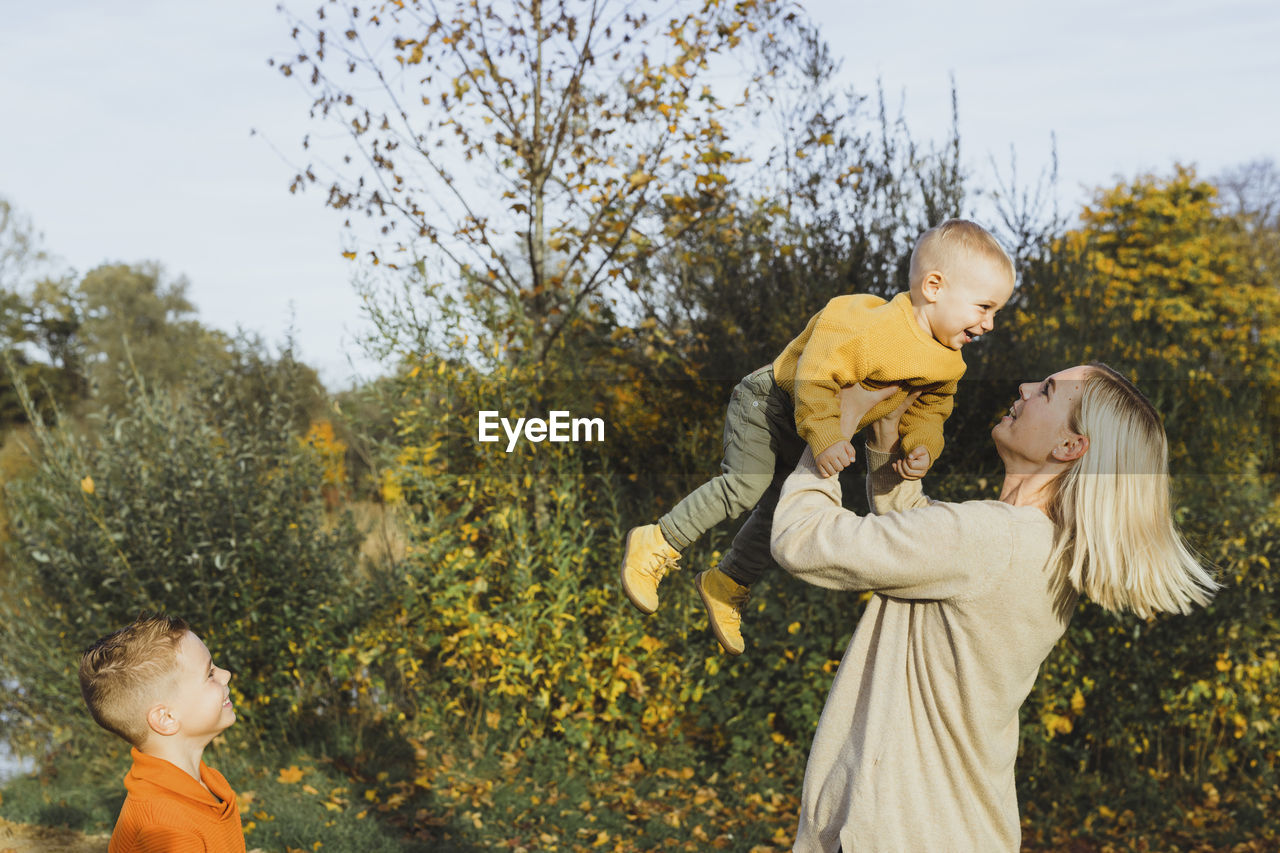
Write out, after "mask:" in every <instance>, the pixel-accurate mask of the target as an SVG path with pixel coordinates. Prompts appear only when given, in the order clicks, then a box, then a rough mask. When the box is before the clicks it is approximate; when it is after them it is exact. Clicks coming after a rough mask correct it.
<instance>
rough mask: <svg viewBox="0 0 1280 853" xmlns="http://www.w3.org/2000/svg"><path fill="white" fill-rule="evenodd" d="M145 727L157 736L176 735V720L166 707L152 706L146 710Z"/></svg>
mask: <svg viewBox="0 0 1280 853" xmlns="http://www.w3.org/2000/svg"><path fill="white" fill-rule="evenodd" d="M147 726H148V727H149V728H150V729H151V731H153V732H155V733H156V734H159V735H165V736H168V735H174V734H177V733H178V728H179V726H178V719H177V717H175V716H173V714H172V713H170V711H169V706H168V705H152V706H151V707H150V708H148V709H147Z"/></svg>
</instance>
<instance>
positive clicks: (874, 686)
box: [772, 451, 1074, 853]
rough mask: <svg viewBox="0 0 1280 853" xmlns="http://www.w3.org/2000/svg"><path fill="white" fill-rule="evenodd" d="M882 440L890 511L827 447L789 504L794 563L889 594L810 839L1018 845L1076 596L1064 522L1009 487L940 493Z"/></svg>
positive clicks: (870, 617) (829, 741)
mask: <svg viewBox="0 0 1280 853" xmlns="http://www.w3.org/2000/svg"><path fill="white" fill-rule="evenodd" d="M866 455H867V457H868V463H869V466H870V473H869V474H868V477H867V489H868V493H869V496H870V497H871V501H872V503H871V506H872V507H873V508H874V510H875V512H876V513H877V515H871V516H866V517H860V516H858V515H856V514H854V513H852V512H849V511H848V510H845V509H843V508H841V506H840V484H839V479H838V478H836V477H831V478H828V479H824V478H822V477H820V476H819V475H818V472H817V469H816V468H815V467H814V464H813V455H812V453H811V452H806V453H805V455H804V457H803V458H802V459H801V460H800V464H799V465H798V466H797V468H796V471H795V473H793V474H792V475H791V476H790V478H789V479H788V480H787V482H786V485H785V487H784V488H783V490H782V497H781V499H780V500H779V502H778V509H777V511H776V513H775V515H774V522H773V543H772V544H773V556H774V557H775V559H777V561H778V562H779V563H780V564H781V565H782V566H783V567H784V568H785V569H787V570H788V571H789V572H791V573H792V574H793V575H795V576H796V577H798V578H800V579H802V580H804V581H806V582H808V583H811V584H815V585H817V586H822V587H827V588H830V589H847V590H875V593H876V594H875V595H874V596H873V597H872V598H871V601H870V602H869V603H868V604H867V607H866V611H865V612H864V613H863V615H862V618H861V620H860V621H859V622H858V626H857V630H856V631H855V633H854V635H853V639H852V640H850V642H849V648H848V649H847V650H846V651H845V655H844V660H842V661H841V662H840V668H839V669H838V670H837V671H836V675H835V680H834V681H833V683H832V685H831V692H830V694H829V695H828V696H827V704H826V707H825V708H824V709H823V711H822V717H821V719H820V720H819V721H818V730H817V733H816V734H815V736H814V740H813V747H812V749H811V751H810V753H809V763H808V766H807V767H806V768H805V777H804V791H803V794H802V798H801V806H800V825H799V827H798V829H797V831H796V840H795V850H797V851H804V853H808V851H835V850H838V849H840V848H841V847H843V850H844V853H995V851H1017V850H1018V849H1019V846H1020V835H1021V833H1020V826H1019V820H1018V800H1017V794H1016V793H1015V791H1014V781H1013V765H1014V758H1015V757H1016V755H1017V752H1018V708H1019V707H1020V706H1021V705H1022V702H1023V700H1025V699H1026V697H1027V694H1028V693H1029V692H1030V691H1031V685H1032V684H1033V683H1034V681H1035V679H1036V673H1037V672H1038V670H1039V668H1040V664H1041V663H1042V662H1043V661H1044V659H1045V657H1046V656H1047V655H1048V654H1049V651H1050V650H1051V649H1052V648H1053V646H1054V644H1055V643H1056V642H1057V641H1058V639H1059V638H1060V637H1061V636H1062V633H1063V631H1064V630H1065V629H1066V619H1067V618H1069V614H1070V610H1071V608H1070V604H1072V603H1073V601H1074V599H1072V598H1070V597H1069V598H1068V599H1067V600H1066V601H1065V603H1064V602H1063V601H1061V600H1059V599H1058V598H1057V590H1056V589H1055V587H1054V584H1053V582H1052V579H1051V577H1050V573H1049V571H1048V569H1047V567H1046V561H1047V559H1048V557H1049V551H1050V547H1051V544H1052V539H1053V525H1052V522H1050V520H1049V519H1048V518H1047V517H1046V516H1045V515H1044V514H1043V513H1042V512H1041V511H1039V510H1037V509H1034V508H1030V507H1014V506H1010V505H1009V504H1005V503H1001V502H999V501H969V502H966V503H942V502H934V501H930V500H929V499H928V498H926V497H924V495H923V493H922V491H921V488H920V481H919V480H915V481H903V480H901V479H900V478H898V476H897V475H896V474H895V473H894V472H893V469H892V468H891V467H889V465H888V464H887V463H888V461H889V457H888V456H887V455H886V454H882V453H876V452H874V451H867V453H866ZM853 607H854V602H853V601H852V599H851V600H850V610H852V609H853ZM1064 614H1066V615H1064Z"/></svg>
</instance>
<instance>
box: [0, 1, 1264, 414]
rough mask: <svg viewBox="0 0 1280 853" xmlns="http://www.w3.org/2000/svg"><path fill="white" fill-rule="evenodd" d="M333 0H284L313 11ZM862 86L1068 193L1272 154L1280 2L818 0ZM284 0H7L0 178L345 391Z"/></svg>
mask: <svg viewBox="0 0 1280 853" xmlns="http://www.w3.org/2000/svg"><path fill="white" fill-rule="evenodd" d="M319 3H320V0H309V2H305V3H304V2H295V0H291V5H292V6H293V7H294V8H296V9H298V10H299V11H300V12H302V13H305V14H308V15H309V14H310V11H311V9H312V8H313V7H314V6H317V5H319ZM805 6H806V8H807V9H808V11H809V14H810V15H811V17H812V18H813V19H814V20H815V21H816V22H817V23H818V25H819V27H820V29H821V32H822V34H823V35H824V37H825V38H826V39H827V40H828V42H829V43H830V44H831V45H832V48H833V52H834V54H835V56H836V57H838V58H839V59H840V61H841V63H842V65H841V74H842V77H843V79H844V80H845V81H846V82H847V83H848V84H849V85H850V86H852V87H853V88H854V89H855V90H857V91H859V92H871V91H874V89H875V87H876V86H877V85H879V86H881V87H883V89H884V91H885V92H886V94H887V95H888V97H889V101H890V104H891V107H893V108H894V109H895V110H896V109H897V107H898V106H899V105H901V108H902V112H903V114H904V117H905V118H906V121H907V123H908V126H909V127H910V128H911V131H912V134H913V136H914V137H916V138H917V139H923V140H929V139H935V140H939V141H940V140H942V139H943V138H944V136H945V134H946V132H947V129H948V128H949V126H950V122H951V87H952V81H953V80H954V84H955V87H956V90H957V95H958V101H959V112H960V139H961V145H962V158H963V161H964V165H965V166H966V167H967V169H968V170H969V172H970V174H971V175H972V182H971V183H972V185H974V186H991V185H992V183H993V181H994V177H993V171H992V161H993V160H994V162H995V163H996V164H997V165H998V166H999V168H1000V169H1001V170H1002V171H1003V172H1004V173H1005V174H1006V175H1007V170H1008V164H1009V162H1010V153H1009V152H1010V149H1011V146H1012V148H1013V149H1014V150H1015V151H1016V156H1017V164H1018V166H1017V168H1018V176H1019V181H1020V182H1021V183H1027V182H1028V181H1030V180H1032V179H1034V177H1035V176H1036V175H1037V174H1038V173H1039V172H1040V170H1041V169H1042V168H1044V167H1045V166H1046V165H1047V163H1048V162H1049V157H1050V151H1051V138H1056V150H1057V156H1058V162H1059V189H1058V193H1059V200H1060V202H1061V203H1062V205H1063V206H1064V209H1074V208H1075V207H1077V206H1078V205H1079V204H1080V203H1082V202H1083V201H1085V200H1086V199H1087V198H1089V196H1090V194H1091V191H1092V189H1093V188H1096V187H1099V186H1103V185H1107V184H1114V183H1116V182H1117V181H1120V180H1125V179H1131V178H1133V177H1135V176H1137V175H1141V174H1146V173H1155V174H1168V173H1169V172H1171V171H1172V168H1173V164H1174V163H1184V164H1194V165H1195V166H1196V167H1197V168H1198V170H1199V173H1200V174H1201V175H1203V176H1212V175H1214V174H1217V173H1218V172H1220V171H1221V170H1223V169H1226V168H1229V167H1232V166H1236V165H1239V164H1242V163H1244V162H1247V161H1249V160H1254V159H1258V158H1264V157H1271V158H1278V157H1280V109H1277V107H1276V105H1277V104H1280V50H1277V49H1276V45H1277V44H1280V4H1276V3H1275V2H1274V0H1241V2H1232V0H1224V2H1190V0H1131V2H1128V3H1114V2H1113V0H1107V2H1101V0H1076V2H1071V3H1057V4H1047V3H1029V2H1025V0H1018V2H1015V1H1014V0H970V2H968V3H964V4H959V3H954V2H941V0H937V1H936V2H935V1H934V0H931V2H921V0H907V2H901V3H892V4H891V3H885V2H871V0H844V2H841V0H814V2H810V3H807V4H805ZM289 30H290V25H289V23H288V21H287V20H286V18H285V17H284V16H283V15H282V14H281V13H280V12H278V11H277V10H276V4H275V3H274V2H272V0H218V2H194V0H123V2H117V3H111V4H105V3H99V2H90V0H60V2H58V3H31V2H21V0H0V120H2V122H3V123H2V124H0V196H3V197H4V198H6V199H7V200H8V201H9V202H10V203H11V204H12V205H13V206H14V207H15V208H16V209H17V210H18V211H19V212H20V213H22V214H23V215H24V216H26V217H27V218H29V219H30V220H31V222H32V224H33V225H34V227H35V228H36V229H37V230H38V231H39V232H41V233H42V234H43V238H44V239H43V242H44V246H45V248H46V249H47V250H49V251H50V252H52V253H53V254H54V255H56V256H57V257H58V258H59V259H60V260H61V262H62V263H63V264H65V265H66V266H69V267H70V268H72V269H74V270H76V271H78V272H86V271H88V270H90V269H92V268H93V267H95V266H97V265H99V264H102V263H115V262H124V263H136V262H141V261H158V262H160V263H161V264H162V265H163V266H164V268H165V270H166V272H167V273H168V274H169V275H170V276H172V277H174V278H177V277H179V276H181V277H185V278H186V279H187V281H188V282H189V290H188V295H189V297H190V298H191V299H192V301H193V302H194V303H195V305H196V307H197V309H198V312H199V317H200V319H201V320H202V322H204V323H206V324H208V325H211V326H215V327H218V328H222V329H225V330H228V331H235V330H236V329H237V328H242V329H245V330H248V331H252V332H256V333H258V334H260V335H262V336H263V337H264V338H265V339H266V340H268V341H270V342H276V343H278V342H281V341H283V340H284V338H285V337H286V336H287V335H289V334H290V333H292V335H293V337H294V339H295V341H296V344H297V347H298V350H299V352H300V355H301V357H302V358H303V360H305V361H306V362H308V363H309V364H312V365H313V366H315V367H317V368H318V369H319V370H320V373H321V377H322V378H323V379H324V381H325V383H326V384H327V385H328V386H329V387H330V389H332V390H339V389H342V388H346V387H350V386H351V385H352V384H354V383H356V382H358V381H360V380H362V379H368V378H371V377H372V376H374V375H376V374H377V373H378V372H379V370H380V365H379V364H378V363H377V362H375V361H374V360H372V359H371V358H369V357H367V356H365V355H364V354H363V353H362V352H361V350H360V348H359V346H358V344H357V340H356V339H357V337H358V336H359V334H360V333H361V332H362V331H365V330H367V328H368V325H367V322H366V320H365V318H364V315H363V312H362V308H361V305H360V301H359V299H358V298H357V295H356V292H355V290H354V288H353V287H352V285H351V275H352V272H353V270H352V266H351V264H350V262H348V261H346V260H345V259H343V257H342V254H341V253H342V250H343V249H344V248H346V247H347V243H346V242H345V239H346V238H344V233H343V229H342V227H341V225H342V217H341V216H339V215H338V214H337V213H335V212H334V211H331V210H328V209H326V208H325V207H324V204H323V196H322V194H321V193H319V192H316V191H312V192H308V193H302V194H298V195H291V194H290V193H289V191H288V186H289V183H290V179H291V178H292V176H293V174H294V173H295V171H296V167H297V166H298V165H300V164H303V163H304V162H305V158H304V156H303V152H302V151H301V149H300V142H301V139H302V138H303V136H304V135H306V134H307V133H310V132H316V131H317V130H318V127H317V126H316V125H314V124H312V123H310V121H309V119H308V111H309V106H310V97H309V95H308V93H307V91H306V90H305V88H304V87H303V85H302V84H301V81H300V80H299V79H298V78H296V77H295V78H293V79H286V78H284V77H282V76H281V75H280V74H279V72H278V71H277V70H275V69H273V68H271V67H269V66H268V64H267V60H268V59H269V58H273V57H274V58H285V57H287V56H288V54H289V53H290V47H291V40H290V37H289Z"/></svg>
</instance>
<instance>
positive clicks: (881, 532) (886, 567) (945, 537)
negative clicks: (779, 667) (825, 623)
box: [772, 450, 1007, 599]
mask: <svg viewBox="0 0 1280 853" xmlns="http://www.w3.org/2000/svg"><path fill="white" fill-rule="evenodd" d="M908 485H915V487H916V488H919V485H918V483H914V484H910V483H909V484H908ZM974 512H975V511H974V509H973V508H972V507H968V508H965V505H961V504H949V503H931V504H929V505H928V506H923V507H918V508H916V509H912V510H909V511H905V512H891V513H888V514H887V515H869V516H859V515H857V514H856V513H853V512H850V511H849V510H847V509H844V508H843V507H842V506H841V504H840V481H839V478H837V477H830V478H823V477H821V476H820V475H819V474H818V469H817V467H816V466H815V465H814V462H813V454H812V452H811V451H808V450H806V451H805V454H804V456H802V457H801V459H800V464H799V465H798V466H796V470H795V472H794V473H792V474H791V476H790V477H788V478H787V481H786V484H785V485H784V486H783V487H782V496H781V498H780V499H779V500H778V507H777V509H776V510H775V511H774V515H773V537H772V551H773V557H774V559H775V560H777V561H778V564H779V565H781V566H782V567H783V568H784V569H786V570H787V571H788V572H790V573H791V574H793V575H795V576H796V577H798V578H800V579H801V580H803V581H805V582H806V583H811V584H814V585H815V586H821V587H826V588H828V589H851V590H860V589H874V590H877V591H878V592H882V593H885V594H886V595H893V596H897V597H900V598H921V599H944V598H952V597H954V596H956V595H959V594H961V593H963V592H965V591H966V590H968V589H971V584H972V581H973V578H974V576H975V573H976V572H978V571H979V570H980V567H981V566H983V565H985V564H986V562H987V561H988V559H999V556H998V555H997V554H996V553H995V551H996V549H997V548H998V546H997V545H996V543H995V542H993V541H992V538H993V537H992V536H991V531H989V530H983V529H981V528H983V527H985V526H986V525H984V524H982V521H981V519H977V518H974V517H973V516H974ZM1006 556H1007V555H1006Z"/></svg>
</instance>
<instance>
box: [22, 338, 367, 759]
mask: <svg viewBox="0 0 1280 853" xmlns="http://www.w3.org/2000/svg"><path fill="white" fill-rule="evenodd" d="M233 364H234V366H233V369H232V370H230V371H227V370H225V369H222V370H218V371H214V370H208V371H204V372H201V373H199V374H198V375H196V376H193V377H191V380H190V383H189V385H188V386H187V388H186V389H185V391H184V392H183V393H181V394H179V393H176V392H169V391H160V392H156V391H150V390H148V389H146V388H144V387H142V386H140V385H139V384H137V383H136V382H135V383H133V384H132V385H131V386H130V387H129V393H128V394H127V399H126V403H125V405H124V406H122V407H121V409H120V410H119V411H111V412H104V413H101V414H99V415H95V416H93V417H92V419H91V420H90V421H89V422H88V423H86V424H84V425H78V424H74V423H70V422H66V423H61V424H58V425H54V426H51V425H47V424H45V423H43V422H42V421H40V420H39V419H37V420H36V423H35V424H34V426H33V439H34V443H35V447H33V450H34V451H36V452H37V453H36V459H37V465H36V468H35V470H34V471H33V472H32V473H30V474H29V475H28V476H26V477H24V478H23V479H21V480H18V481H16V482H13V483H10V484H9V486H8V490H7V495H6V500H7V503H8V511H9V513H10V526H11V534H10V535H11V540H10V542H9V543H8V546H9V549H8V556H9V560H10V563H11V566H12V570H13V574H14V576H15V586H14V588H13V589H11V590H9V591H8V594H7V595H6V596H5V598H4V600H3V604H2V605H0V607H2V608H3V611H2V612H0V641H2V642H3V643H4V645H5V648H6V654H5V655H4V657H3V659H2V660H3V663H0V678H3V680H4V681H6V682H9V683H16V684H17V685H20V687H19V688H18V689H16V690H10V691H6V693H5V694H4V705H3V707H2V708H0V713H3V714H4V715H5V717H6V719H7V722H8V725H7V726H6V732H5V734H6V736H7V737H8V739H9V740H10V741H11V742H12V743H13V744H14V746H15V747H18V748H20V749H26V750H32V749H36V748H38V747H39V746H40V745H41V744H45V745H47V744H49V743H50V742H51V741H60V740H64V739H66V738H67V737H68V736H69V733H70V732H69V729H71V728H75V727H77V726H78V724H81V723H83V722H84V721H85V720H87V714H85V713H84V712H83V707H82V702H81V700H80V697H79V690H78V684H77V680H76V676H75V672H76V666H77V664H78V658H79V652H80V650H81V649H83V648H84V647H85V646H87V645H88V644H89V643H91V642H92V641H93V640H95V639H96V638H97V637H99V636H101V635H103V634H105V633H107V632H109V631H112V630H114V629H116V628H118V627H120V626H122V625H124V624H126V623H128V622H130V621H131V620H132V619H133V618H134V617H135V616H136V615H137V614H138V613H139V612H140V611H143V610H163V611H165V612H168V613H171V614H174V615H179V616H182V617H184V618H185V619H186V620H187V621H188V622H189V623H190V624H191V625H192V627H193V629H194V630H195V631H197V632H198V633H200V634H201V635H202V636H203V637H204V639H205V641H206V643H207V644H208V646H209V648H210V649H211V650H212V651H213V655H214V659H215V660H217V661H218V662H219V663H220V664H221V665H222V666H225V667H226V668H228V669H230V670H231V671H232V673H233V674H234V677H233V680H232V682H231V689H232V693H233V697H234V698H235V700H236V706H237V712H238V714H239V717H240V720H241V723H240V727H239V729H238V730H239V731H242V732H244V734H246V735H248V734H250V733H252V734H253V736H255V737H260V738H271V739H278V738H281V737H285V736H287V735H288V733H289V732H291V731H295V730H298V729H300V728H305V727H306V726H307V725H309V722H308V712H309V710H312V709H315V710H324V709H325V708H327V707H328V706H330V705H333V704H335V703H337V704H341V701H342V700H341V697H340V696H338V695H337V694H335V693H334V691H333V690H332V689H331V684H330V681H329V678H328V675H327V673H328V667H329V664H330V654H329V650H330V649H331V648H333V647H334V646H335V645H336V646H339V647H341V645H343V644H344V643H345V639H344V638H345V635H346V632H347V631H349V629H350V626H351V624H352V623H353V620H355V619H356V618H357V617H358V607H357V606H356V602H357V596H355V595H354V594H353V589H354V588H355V587H356V586H358V584H359V576H358V575H357V574H356V571H355V569H356V566H357V556H356V555H357V548H358V545H359V537H358V535H357V533H356V531H355V530H354V527H353V525H352V524H351V523H350V522H349V521H348V520H347V519H346V518H345V517H339V518H336V519H334V518H330V517H328V516H327V515H326V513H325V510H324V506H323V503H322V500H321V483H322V476H323V472H322V469H321V464H320V462H319V460H317V458H316V454H315V452H314V451H313V450H312V449H310V448H309V447H308V446H306V445H304V443H303V442H301V441H300V440H299V439H298V437H297V433H298V429H297V427H298V421H299V413H298V410H297V408H296V406H295V403H296V402H297V401H298V400H300V399H305V398H306V397H307V396H308V395H311V394H314V391H313V389H311V388H308V387H305V386H302V385H300V384H299V383H297V379H298V377H299V376H300V375H304V374H302V373H301V372H300V371H298V370H296V369H295V364H294V362H293V361H292V359H291V358H290V357H289V356H288V355H287V354H286V355H285V356H283V357H281V358H280V359H278V360H274V361H273V360H271V359H269V358H267V357H265V356H264V355H262V354H261V353H260V352H258V351H257V350H256V349H254V348H252V347H241V348H240V349H239V350H238V351H237V352H236V353H235V354H234V359H233Z"/></svg>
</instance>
